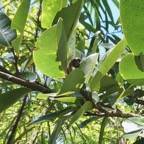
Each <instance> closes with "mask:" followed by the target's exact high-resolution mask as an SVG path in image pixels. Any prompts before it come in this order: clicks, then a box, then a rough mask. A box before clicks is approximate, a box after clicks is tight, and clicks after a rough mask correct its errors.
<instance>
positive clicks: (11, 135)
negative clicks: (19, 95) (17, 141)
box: [7, 95, 27, 144]
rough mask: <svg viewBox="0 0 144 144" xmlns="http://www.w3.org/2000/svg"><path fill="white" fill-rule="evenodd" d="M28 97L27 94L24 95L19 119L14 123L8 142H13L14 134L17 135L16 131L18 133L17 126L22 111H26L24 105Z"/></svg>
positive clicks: (8, 143) (9, 143)
mask: <svg viewBox="0 0 144 144" xmlns="http://www.w3.org/2000/svg"><path fill="white" fill-rule="evenodd" d="M26 99H27V95H26V96H25V97H24V99H23V104H22V106H21V108H20V110H19V113H18V116H17V119H16V121H15V124H14V126H13V129H12V131H11V134H10V136H9V138H8V141H7V144H11V143H12V141H13V139H14V136H15V133H16V130H17V127H18V124H19V121H20V118H21V116H22V113H23V111H24V106H25V104H26Z"/></svg>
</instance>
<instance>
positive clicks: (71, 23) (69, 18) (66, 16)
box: [53, 0, 84, 40]
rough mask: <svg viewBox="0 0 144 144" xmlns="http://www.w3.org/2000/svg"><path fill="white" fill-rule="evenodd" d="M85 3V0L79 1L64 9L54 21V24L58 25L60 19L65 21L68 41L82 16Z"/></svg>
mask: <svg viewBox="0 0 144 144" xmlns="http://www.w3.org/2000/svg"><path fill="white" fill-rule="evenodd" d="M83 2H84V0H78V1H77V2H76V3H74V4H72V5H71V6H69V7H67V8H63V9H62V10H61V11H60V12H58V13H57V15H56V17H55V19H54V21H53V24H56V23H57V21H58V19H59V18H60V17H61V18H62V19H63V20H64V26H65V31H66V35H67V39H68V40H69V38H70V35H71V33H72V31H73V29H74V27H75V25H76V23H77V20H78V18H79V16H80V12H81V8H82V5H83Z"/></svg>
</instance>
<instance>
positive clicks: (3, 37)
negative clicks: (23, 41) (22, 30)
mask: <svg viewBox="0 0 144 144" xmlns="http://www.w3.org/2000/svg"><path fill="white" fill-rule="evenodd" d="M10 26H11V20H10V18H9V17H8V16H7V15H6V14H4V13H3V12H0V44H1V45H4V46H6V47H11V46H10V45H11V44H10V43H11V41H12V40H13V39H14V38H16V31H15V30H11V29H10Z"/></svg>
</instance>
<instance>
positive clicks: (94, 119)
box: [80, 117, 101, 128]
mask: <svg viewBox="0 0 144 144" xmlns="http://www.w3.org/2000/svg"><path fill="white" fill-rule="evenodd" d="M100 118H101V117H92V118H89V119H87V120H85V121H83V122H82V123H81V124H80V128H84V127H85V126H87V125H88V124H89V123H91V122H93V121H97V120H98V119H100Z"/></svg>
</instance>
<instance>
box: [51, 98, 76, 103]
mask: <svg viewBox="0 0 144 144" xmlns="http://www.w3.org/2000/svg"><path fill="white" fill-rule="evenodd" d="M53 100H57V101H60V102H63V103H74V102H75V101H76V97H72V96H71V97H67V96H66V97H58V98H53Z"/></svg>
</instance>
